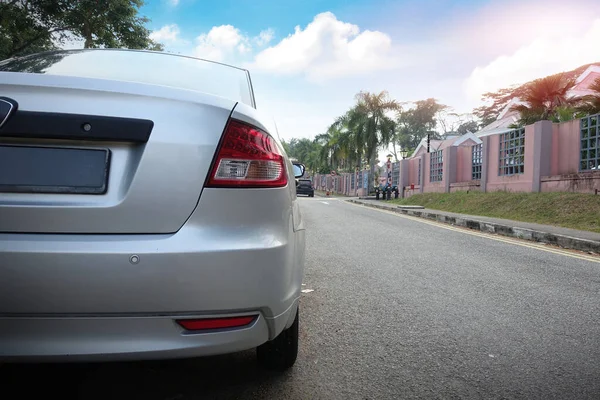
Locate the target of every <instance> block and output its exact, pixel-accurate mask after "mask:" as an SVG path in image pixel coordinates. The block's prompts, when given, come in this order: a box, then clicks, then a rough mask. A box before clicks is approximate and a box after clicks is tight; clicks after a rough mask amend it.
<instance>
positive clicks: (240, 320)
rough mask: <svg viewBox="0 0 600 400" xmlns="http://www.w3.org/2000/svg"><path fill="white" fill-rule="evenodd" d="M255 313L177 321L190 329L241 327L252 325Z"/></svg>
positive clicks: (186, 328)
mask: <svg viewBox="0 0 600 400" xmlns="http://www.w3.org/2000/svg"><path fill="white" fill-rule="evenodd" d="M255 319H256V316H255V315H249V316H245V317H229V318H204V319H180V320H177V323H178V324H179V325H181V326H182V327H183V328H184V329H185V330H188V331H204V330H210V329H226V328H241V327H244V326H247V325H250V324H251V323H252V322H254V320H255Z"/></svg>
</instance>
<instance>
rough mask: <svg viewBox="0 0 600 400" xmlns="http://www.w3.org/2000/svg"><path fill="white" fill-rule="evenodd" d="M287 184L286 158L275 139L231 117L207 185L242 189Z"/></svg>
mask: <svg viewBox="0 0 600 400" xmlns="http://www.w3.org/2000/svg"><path fill="white" fill-rule="evenodd" d="M285 185H287V174H286V169H285V161H284V158H283V156H282V154H281V151H280V150H279V147H278V146H277V144H276V143H275V141H274V140H273V139H272V138H271V137H270V136H269V135H268V134H267V133H266V132H263V131H261V130H260V129H258V128H255V127H253V126H251V125H248V124H246V123H243V122H240V121H236V120H230V121H229V124H228V125H227V129H226V130H225V134H224V137H223V140H222V142H221V146H220V148H219V150H218V153H217V157H216V159H215V161H214V164H213V167H212V171H211V174H210V177H209V180H208V183H207V186H208V187H236V188H241V187H282V186H285Z"/></svg>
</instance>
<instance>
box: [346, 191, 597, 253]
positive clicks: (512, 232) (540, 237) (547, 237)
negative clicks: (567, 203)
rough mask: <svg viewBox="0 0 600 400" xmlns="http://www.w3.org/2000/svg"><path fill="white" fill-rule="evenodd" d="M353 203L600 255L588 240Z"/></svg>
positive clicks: (592, 241) (386, 206)
mask: <svg viewBox="0 0 600 400" xmlns="http://www.w3.org/2000/svg"><path fill="white" fill-rule="evenodd" d="M347 201H349V202H351V203H355V204H360V205H363V206H365V207H371V208H378V209H381V210H387V211H392V212H395V213H398V214H404V215H411V216H413V217H419V218H424V219H429V220H432V221H437V222H443V223H446V224H449V225H456V226H461V227H465V228H469V229H473V230H476V231H481V232H484V233H495V234H498V235H502V236H509V237H514V238H517V239H524V240H530V241H532V242H540V243H547V244H552V245H556V246H560V247H562V248H565V249H573V250H580V251H585V252H593V253H600V242H597V241H594V240H588V239H580V238H575V237H571V236H566V235H559V234H555V233H548V232H542V231H536V230H532V229H527V228H519V227H516V226H509V225H502V224H495V223H490V222H485V221H478V220H476V219H473V218H455V217H449V216H446V215H442V214H438V213H436V212H431V211H426V212H424V211H421V210H406V209H401V208H398V207H396V206H393V205H387V204H377V203H374V204H369V203H365V202H363V201H359V200H355V199H350V200H347Z"/></svg>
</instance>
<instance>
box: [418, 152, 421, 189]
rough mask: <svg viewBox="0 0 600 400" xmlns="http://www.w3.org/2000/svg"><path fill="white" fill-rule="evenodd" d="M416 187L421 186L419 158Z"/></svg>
mask: <svg viewBox="0 0 600 400" xmlns="http://www.w3.org/2000/svg"><path fill="white" fill-rule="evenodd" d="M417 185H419V186H421V158H419V173H418V174H417Z"/></svg>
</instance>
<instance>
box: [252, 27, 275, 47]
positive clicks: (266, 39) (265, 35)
mask: <svg viewBox="0 0 600 400" xmlns="http://www.w3.org/2000/svg"><path fill="white" fill-rule="evenodd" d="M274 36H275V31H273V29H271V28H269V29H265V30H264V31H261V32H260V33H259V34H258V36H257V37H256V38H255V42H256V44H257V45H259V46H264V45H266V44H269V43H270V42H271V40H273V37H274Z"/></svg>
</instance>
